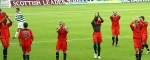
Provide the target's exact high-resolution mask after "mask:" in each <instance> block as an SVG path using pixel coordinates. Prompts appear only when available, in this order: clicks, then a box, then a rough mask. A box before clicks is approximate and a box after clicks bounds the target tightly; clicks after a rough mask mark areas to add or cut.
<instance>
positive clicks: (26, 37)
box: [18, 29, 34, 46]
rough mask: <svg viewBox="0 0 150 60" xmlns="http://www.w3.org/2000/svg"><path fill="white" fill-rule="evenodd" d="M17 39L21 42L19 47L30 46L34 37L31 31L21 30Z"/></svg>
mask: <svg viewBox="0 0 150 60" xmlns="http://www.w3.org/2000/svg"><path fill="white" fill-rule="evenodd" d="M18 38H19V39H20V40H21V46H31V44H32V40H33V38H34V36H33V34H32V31H31V30H29V29H23V30H21V31H20V32H19V35H18Z"/></svg>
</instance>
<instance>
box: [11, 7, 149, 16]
mask: <svg viewBox="0 0 150 60" xmlns="http://www.w3.org/2000/svg"><path fill="white" fill-rule="evenodd" d="M129 10H150V8H145V9H118V10H117V11H129ZM93 11H101V12H112V10H89V11H63V12H39V13H23V14H24V15H39V14H40V15H41V14H44V15H45V14H50V15H51V14H52V15H53V14H56V13H57V14H68V13H71V14H73V13H79V12H80V13H81V12H82V13H88V12H93ZM8 15H11V16H14V14H8Z"/></svg>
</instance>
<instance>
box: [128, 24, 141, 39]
mask: <svg viewBox="0 0 150 60" xmlns="http://www.w3.org/2000/svg"><path fill="white" fill-rule="evenodd" d="M133 24H134V22H131V24H130V27H131V29H132V31H133V38H141V37H142V35H141V33H142V28H141V26H140V24H139V27H135V26H133Z"/></svg>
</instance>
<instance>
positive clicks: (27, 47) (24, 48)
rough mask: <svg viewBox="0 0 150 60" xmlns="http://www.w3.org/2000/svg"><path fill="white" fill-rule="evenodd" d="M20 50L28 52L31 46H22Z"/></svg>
mask: <svg viewBox="0 0 150 60" xmlns="http://www.w3.org/2000/svg"><path fill="white" fill-rule="evenodd" d="M22 51H23V52H30V51H31V46H22Z"/></svg>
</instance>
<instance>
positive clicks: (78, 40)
mask: <svg viewBox="0 0 150 60" xmlns="http://www.w3.org/2000/svg"><path fill="white" fill-rule="evenodd" d="M127 37H132V36H124V37H119V38H127ZM108 38H111V37H106V38H103V39H108ZM84 40H92V37H91V38H86V39H69V40H67V41H68V42H70V41H84ZM56 41H57V39H56V40H53V41H37V42H33V43H49V42H56ZM10 44H19V43H10Z"/></svg>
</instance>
